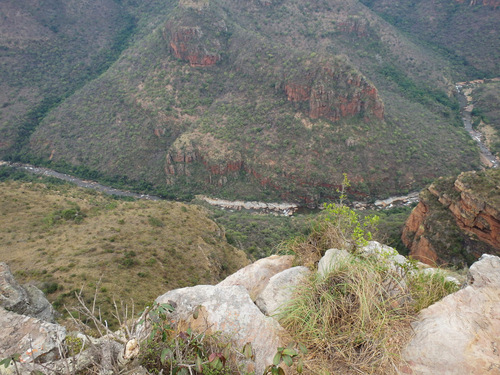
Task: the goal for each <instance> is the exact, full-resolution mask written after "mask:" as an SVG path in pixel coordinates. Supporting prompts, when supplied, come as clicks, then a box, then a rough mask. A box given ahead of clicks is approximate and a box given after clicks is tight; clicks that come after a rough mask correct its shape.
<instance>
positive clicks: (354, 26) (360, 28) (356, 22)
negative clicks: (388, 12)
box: [337, 16, 368, 37]
mask: <svg viewBox="0 0 500 375" xmlns="http://www.w3.org/2000/svg"><path fill="white" fill-rule="evenodd" d="M337 29H338V30H339V31H340V32H343V33H349V34H355V35H356V36H358V37H366V36H367V35H368V25H367V21H366V20H365V19H363V18H359V17H355V16H351V17H349V18H348V19H346V20H345V21H342V22H339V23H338V24H337Z"/></svg>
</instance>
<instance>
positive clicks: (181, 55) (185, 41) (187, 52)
mask: <svg viewBox="0 0 500 375" xmlns="http://www.w3.org/2000/svg"><path fill="white" fill-rule="evenodd" d="M201 35H202V32H201V29H200V28H198V27H182V28H179V29H177V30H175V31H173V32H172V34H171V39H170V48H171V49H172V53H173V54H174V56H175V57H176V58H178V59H179V60H184V61H188V62H189V65H191V66H198V67H199V66H210V65H214V64H216V63H217V61H219V60H220V54H219V53H210V52H208V51H207V50H206V49H205V48H204V47H203V46H202V45H201V43H200V40H201Z"/></svg>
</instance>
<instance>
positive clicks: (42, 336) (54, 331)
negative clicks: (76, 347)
mask: <svg viewBox="0 0 500 375" xmlns="http://www.w3.org/2000/svg"><path fill="white" fill-rule="evenodd" d="M0 327H2V329H1V330H0V358H6V357H8V356H11V355H14V354H20V355H21V361H22V362H31V361H33V360H36V361H37V362H47V361H53V360H55V359H58V358H59V347H60V345H62V343H63V341H64V339H65V338H66V329H65V328H64V327H62V326H60V325H58V324H52V323H49V322H45V321H43V320H40V319H36V318H31V317H29V316H26V315H20V314H16V313H14V312H11V311H7V310H5V309H3V308H1V307H0Z"/></svg>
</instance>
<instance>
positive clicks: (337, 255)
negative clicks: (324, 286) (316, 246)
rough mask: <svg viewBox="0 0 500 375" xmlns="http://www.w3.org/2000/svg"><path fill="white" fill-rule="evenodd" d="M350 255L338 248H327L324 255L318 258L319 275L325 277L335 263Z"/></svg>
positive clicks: (344, 259)
mask: <svg viewBox="0 0 500 375" xmlns="http://www.w3.org/2000/svg"><path fill="white" fill-rule="evenodd" d="M350 257H351V254H349V252H348V251H346V250H339V249H329V250H327V251H326V252H325V255H323V257H322V258H321V259H320V260H319V263H318V274H319V275H320V276H321V277H325V276H326V275H328V273H330V271H331V270H332V268H333V267H334V266H335V263H338V262H344V261H346V260H347V259H349V258H350Z"/></svg>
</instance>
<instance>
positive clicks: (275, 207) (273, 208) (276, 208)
mask: <svg viewBox="0 0 500 375" xmlns="http://www.w3.org/2000/svg"><path fill="white" fill-rule="evenodd" d="M466 85H467V83H460V84H456V89H457V93H458V99H459V102H460V113H461V115H462V120H463V123H464V127H465V129H466V130H467V132H468V133H469V134H470V136H471V137H472V138H473V139H474V140H475V141H476V142H477V143H478V145H479V149H480V151H481V158H482V160H483V162H485V164H487V165H488V164H489V165H490V166H491V167H493V168H498V165H499V162H498V160H497V158H496V157H495V156H494V155H493V154H492V153H491V152H490V150H489V149H488V148H487V147H486V145H485V144H484V143H483V142H482V134H481V133H479V132H478V131H476V130H474V129H473V128H472V116H471V111H472V109H471V106H470V105H469V103H468V101H467V97H466V95H465V93H464V87H466ZM2 165H5V166H10V167H13V168H17V169H22V170H25V171H27V172H29V173H33V174H38V175H42V176H50V177H55V178H58V179H60V180H64V181H68V182H71V183H73V184H75V185H77V186H79V187H84V188H88V189H94V190H97V191H100V192H102V193H105V194H110V195H117V196H122V197H132V198H136V199H147V200H152V201H158V200H162V199H163V198H161V197H158V196H154V195H148V194H138V193H133V192H131V191H126V190H120V189H115V188H112V187H109V186H105V185H101V184H99V183H97V182H95V181H88V180H82V179H80V178H78V177H74V176H70V175H67V174H64V173H59V172H56V171H54V170H52V169H49V168H42V167H36V166H33V165H30V164H22V163H10V162H6V161H0V166H2ZM197 198H198V199H200V200H202V201H205V202H207V203H208V204H210V205H212V206H215V207H219V208H222V209H227V210H234V211H239V210H245V211H250V212H261V213H273V214H276V215H283V216H292V215H293V214H295V213H297V212H299V213H304V210H306V211H307V212H317V211H318V210H308V209H304V208H303V207H300V206H299V205H297V204H295V203H287V202H280V203H264V202H245V201H228V200H224V199H219V198H210V197H206V196H197ZM417 201H418V192H412V193H410V194H408V195H404V196H395V197H389V198H387V199H384V200H378V201H375V202H374V203H373V204H368V203H364V202H352V206H353V207H354V208H355V209H360V210H364V209H372V210H381V209H388V208H393V207H396V206H407V205H410V204H412V203H414V202H417Z"/></svg>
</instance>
